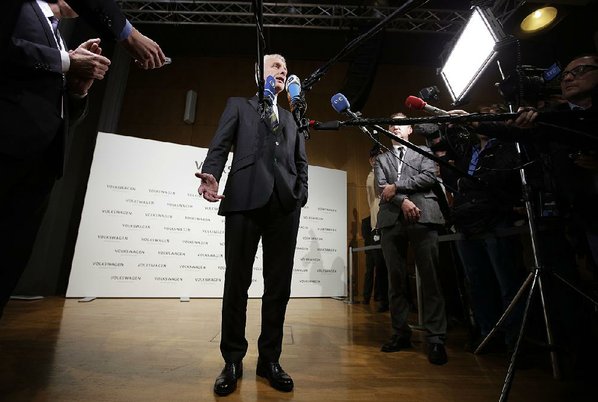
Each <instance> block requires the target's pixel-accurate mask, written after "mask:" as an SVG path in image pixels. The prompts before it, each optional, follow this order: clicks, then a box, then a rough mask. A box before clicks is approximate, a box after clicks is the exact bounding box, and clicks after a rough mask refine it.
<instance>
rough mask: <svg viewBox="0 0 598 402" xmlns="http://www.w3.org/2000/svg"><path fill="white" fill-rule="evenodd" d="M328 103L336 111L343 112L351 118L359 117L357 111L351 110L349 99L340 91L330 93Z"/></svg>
mask: <svg viewBox="0 0 598 402" xmlns="http://www.w3.org/2000/svg"><path fill="white" fill-rule="evenodd" d="M330 103H331V104H332V107H333V108H334V110H336V112H337V113H343V114H346V115H348V116H351V117H353V118H358V117H359V116H358V115H357V113H354V112H352V111H351V104H350V103H349V100H348V99H347V97H346V96H345V95H343V94H342V93H340V92H339V93H337V94H335V95H332V98H330Z"/></svg>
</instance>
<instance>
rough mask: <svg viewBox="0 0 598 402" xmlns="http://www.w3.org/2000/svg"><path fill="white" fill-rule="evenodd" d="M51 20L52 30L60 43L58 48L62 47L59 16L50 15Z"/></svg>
mask: <svg viewBox="0 0 598 402" xmlns="http://www.w3.org/2000/svg"><path fill="white" fill-rule="evenodd" d="M48 19H49V20H50V24H52V32H54V38H55V39H56V43H57V44H58V49H60V50H63V49H62V44H61V42H60V32H58V18H56V17H54V16H51V17H48Z"/></svg>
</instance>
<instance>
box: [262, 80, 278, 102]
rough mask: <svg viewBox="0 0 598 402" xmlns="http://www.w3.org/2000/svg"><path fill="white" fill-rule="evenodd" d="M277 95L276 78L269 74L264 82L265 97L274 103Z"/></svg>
mask: <svg viewBox="0 0 598 402" xmlns="http://www.w3.org/2000/svg"><path fill="white" fill-rule="evenodd" d="M275 96H276V79H275V78H274V77H273V76H271V75H269V76H267V77H266V81H265V82H264V98H265V99H266V100H267V101H268V102H269V103H270V104H272V103H273V102H274V97H275Z"/></svg>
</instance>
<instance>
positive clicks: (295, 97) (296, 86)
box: [286, 74, 303, 112]
mask: <svg viewBox="0 0 598 402" xmlns="http://www.w3.org/2000/svg"><path fill="white" fill-rule="evenodd" d="M286 90H287V98H288V100H289V106H290V107H291V112H292V111H294V110H295V108H297V107H298V106H300V103H302V102H303V100H302V99H301V80H299V77H297V76H296V75H295V74H292V75H289V78H287V85H286Z"/></svg>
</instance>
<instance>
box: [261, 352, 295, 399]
mask: <svg viewBox="0 0 598 402" xmlns="http://www.w3.org/2000/svg"><path fill="white" fill-rule="evenodd" d="M255 373H256V374H257V375H259V376H260V377H264V378H266V379H267V380H268V382H269V383H270V385H271V386H272V388H274V389H277V390H279V391H282V392H291V391H292V390H293V386H294V384H293V379H292V378H291V376H289V375H288V374H287V373H285V371H284V370H283V369H282V367H280V364H278V363H277V362H276V363H266V362H264V361H262V360H260V359H258V361H257V369H256V371H255Z"/></svg>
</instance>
